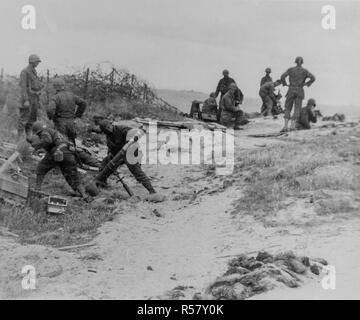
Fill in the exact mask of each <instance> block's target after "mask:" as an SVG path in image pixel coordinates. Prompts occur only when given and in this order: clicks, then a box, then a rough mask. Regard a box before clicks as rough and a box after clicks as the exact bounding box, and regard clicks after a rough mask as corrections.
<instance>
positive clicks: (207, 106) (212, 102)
mask: <svg viewBox="0 0 360 320" xmlns="http://www.w3.org/2000/svg"><path fill="white" fill-rule="evenodd" d="M217 107H218V105H217V102H216V95H215V92H212V93H210V96H209V98H207V99H206V100H205V101H204V105H203V108H202V112H209V113H216V112H217Z"/></svg>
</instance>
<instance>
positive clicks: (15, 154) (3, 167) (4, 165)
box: [0, 151, 20, 175]
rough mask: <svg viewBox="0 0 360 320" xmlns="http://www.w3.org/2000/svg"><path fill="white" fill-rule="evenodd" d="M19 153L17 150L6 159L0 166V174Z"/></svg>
mask: <svg viewBox="0 0 360 320" xmlns="http://www.w3.org/2000/svg"><path fill="white" fill-rule="evenodd" d="M19 155H20V153H19V152H17V151H15V152H14V153H13V154H12V155H11V156H10V158H9V159H7V160H6V161H5V162H4V163H3V164H2V166H1V167H0V175H1V174H2V173H3V172H5V170H6V169H7V168H8V167H9V166H10V165H11V164H12V163H13V162H14V161H15V160H16V158H17V157H18V156H19Z"/></svg>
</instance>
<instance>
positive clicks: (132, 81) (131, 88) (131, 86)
mask: <svg viewBox="0 0 360 320" xmlns="http://www.w3.org/2000/svg"><path fill="white" fill-rule="evenodd" d="M134 84H135V76H134V75H133V74H132V75H131V83H130V100H131V99H132V97H133V91H134Z"/></svg>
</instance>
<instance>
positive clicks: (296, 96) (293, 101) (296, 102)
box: [284, 91, 304, 121]
mask: <svg viewBox="0 0 360 320" xmlns="http://www.w3.org/2000/svg"><path fill="white" fill-rule="evenodd" d="M303 99H304V95H303V94H301V93H299V92H296V91H289V92H288V93H287V95H286V101H285V115H284V118H285V119H292V120H295V121H296V120H298V119H299V117H300V111H301V105H302V101H303ZM293 106H294V113H293V116H292V117H291V110H292V108H293Z"/></svg>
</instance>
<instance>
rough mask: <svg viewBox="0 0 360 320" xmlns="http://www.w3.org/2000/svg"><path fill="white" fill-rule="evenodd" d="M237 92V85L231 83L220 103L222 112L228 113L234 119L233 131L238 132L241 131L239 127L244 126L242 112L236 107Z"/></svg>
mask: <svg viewBox="0 0 360 320" xmlns="http://www.w3.org/2000/svg"><path fill="white" fill-rule="evenodd" d="M237 92H238V87H237V85H236V84H235V83H231V84H230V86H229V90H228V92H227V93H225V95H224V96H223V98H222V99H221V101H220V103H221V107H222V109H223V110H224V111H227V112H229V113H230V114H232V115H233V116H234V117H235V125H234V129H235V130H240V129H241V128H240V126H241V125H242V124H244V122H243V116H244V112H243V111H242V110H241V109H240V107H239V105H238V104H239V102H238V101H237V100H236V99H237V98H236V97H237V96H236V94H237Z"/></svg>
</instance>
